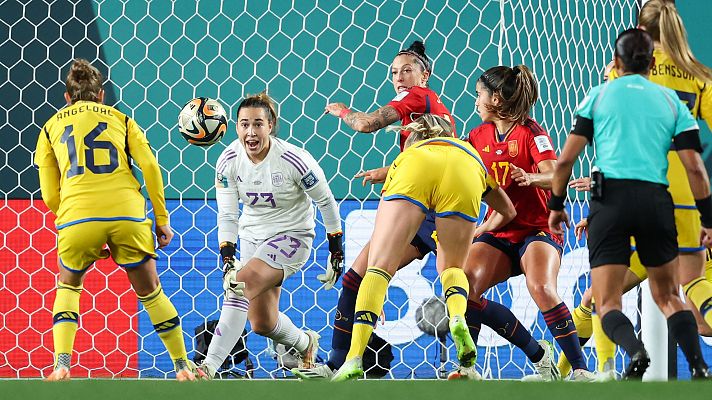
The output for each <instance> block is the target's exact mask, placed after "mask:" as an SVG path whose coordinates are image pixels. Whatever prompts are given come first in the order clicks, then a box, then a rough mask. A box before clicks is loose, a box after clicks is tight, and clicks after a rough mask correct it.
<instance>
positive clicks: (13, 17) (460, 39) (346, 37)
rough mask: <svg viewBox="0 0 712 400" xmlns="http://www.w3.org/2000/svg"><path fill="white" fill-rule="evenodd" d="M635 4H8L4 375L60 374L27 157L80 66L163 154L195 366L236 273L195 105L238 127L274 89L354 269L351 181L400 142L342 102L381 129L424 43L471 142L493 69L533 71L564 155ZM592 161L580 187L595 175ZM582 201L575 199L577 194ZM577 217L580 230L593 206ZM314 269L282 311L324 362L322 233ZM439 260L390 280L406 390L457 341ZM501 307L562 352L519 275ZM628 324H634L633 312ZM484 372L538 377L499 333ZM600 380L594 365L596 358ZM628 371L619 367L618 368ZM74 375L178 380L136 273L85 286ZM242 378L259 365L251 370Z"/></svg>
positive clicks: (369, 199) (582, 207)
mask: <svg viewBox="0 0 712 400" xmlns="http://www.w3.org/2000/svg"><path fill="white" fill-rule="evenodd" d="M637 9H638V5H637V4H636V1H634V0H598V1H579V2H572V1H567V0H531V1H525V0H522V1H516V0H512V1H510V0H501V1H487V0H476V1H461V0H450V1H427V2H425V1H422V0H421V1H414V0H406V1H379V0H367V1H352V0H345V1H341V2H329V1H319V2H315V1H311V0H310V1H297V2H285V1H272V2H267V1H254V2H244V1H237V2H227V3H223V4H222V5H221V3H220V2H207V1H204V2H191V1H178V2H169V1H156V2H150V4H145V3H144V2H113V1H112V2H108V1H107V2H102V1H99V2H93V1H86V0H77V1H74V2H59V3H56V2H43V1H38V0H34V1H28V2H9V3H7V4H5V5H3V13H2V15H1V16H0V43H1V44H0V46H1V49H0V54H1V55H0V57H1V58H0V62H1V64H2V67H3V71H5V72H6V75H5V76H6V77H7V78H6V79H3V80H2V83H0V102H1V103H2V110H3V112H2V113H0V126H1V127H2V133H3V141H2V150H3V152H2V155H3V157H2V163H0V169H1V171H2V179H0V190H1V191H2V195H3V198H2V199H0V318H2V322H1V323H0V376H2V377H38V376H43V375H45V376H46V375H47V374H48V373H49V371H50V369H51V365H52V339H51V321H52V318H51V310H52V304H53V301H54V292H53V288H54V286H55V279H56V270H57V267H56V246H55V243H56V236H55V229H54V224H53V216H52V215H51V213H50V212H48V210H47V208H46V207H45V205H44V203H43V202H42V200H41V196H40V192H39V189H38V182H37V172H36V168H35V167H34V166H33V164H32V159H31V156H32V152H33V150H34V148H35V141H36V138H37V134H38V132H39V129H40V127H41V126H42V124H43V123H44V122H45V121H46V120H47V119H48V118H50V117H51V116H52V114H53V113H54V112H55V111H56V110H57V109H58V108H60V107H61V106H62V105H63V98H62V94H63V91H64V86H63V83H62V82H63V80H64V76H65V74H66V72H67V69H68V66H69V64H70V63H71V61H72V59H73V58H74V57H83V58H87V59H89V60H90V61H92V62H93V63H95V65H97V66H99V67H100V69H101V70H102V72H103V73H105V74H106V75H107V78H108V81H107V83H106V88H105V89H106V101H107V103H109V104H113V105H115V106H116V107H117V108H119V109H120V110H122V111H124V112H126V113H127V114H129V115H131V116H133V118H135V119H136V121H137V122H138V123H139V125H140V126H142V127H143V129H144V130H145V131H146V134H147V136H148V138H149V140H150V142H151V144H152V147H153V148H154V150H155V151H156V153H157V155H158V160H159V163H160V164H161V168H162V171H163V176H164V179H165V184H166V196H167V198H168V207H169V210H170V213H171V221H172V225H173V229H174V231H175V232H176V237H175V238H174V240H173V242H172V244H171V245H170V246H169V247H167V248H166V249H164V251H159V254H160V259H159V260H158V270H159V273H160V277H161V281H162V283H163V287H164V289H165V291H166V293H167V294H168V295H169V296H170V298H171V300H172V301H173V303H174V304H175V305H176V307H177V308H178V311H179V314H180V315H181V318H182V325H183V329H184V332H185V340H186V343H187V346H188V349H189V353H190V355H191V357H192V355H193V350H194V348H195V342H194V339H193V336H194V329H195V328H196V327H198V326H200V325H202V324H205V323H206V322H207V321H209V320H213V319H217V318H218V317H219V309H220V306H221V301H222V289H221V273H220V270H219V265H218V257H217V253H216V247H217V246H216V245H217V230H216V205H215V200H214V191H213V189H212V184H213V174H214V170H213V165H214V163H215V161H216V159H217V157H218V155H219V154H220V152H221V150H222V149H223V148H224V146H225V145H226V144H227V143H229V141H231V140H233V139H234V138H235V137H236V135H235V133H234V132H235V131H234V129H235V127H234V123H233V122H231V123H230V128H229V133H228V134H227V137H226V138H225V139H224V140H223V143H221V144H217V145H214V146H212V147H211V148H209V149H207V150H206V149H202V148H198V147H194V146H190V145H188V144H186V142H185V141H184V140H183V139H182V138H181V136H180V135H179V133H178V131H177V129H176V121H177V116H178V112H179V110H180V107H181V106H182V105H183V104H184V103H186V102H187V101H188V100H189V99H191V98H193V97H195V96H205V97H213V98H217V99H219V100H220V101H221V102H222V104H223V105H224V106H225V108H226V110H228V111H229V112H230V115H231V116H233V117H234V113H235V111H236V106H237V104H238V102H239V100H240V99H241V98H242V97H244V96H245V95H246V94H250V93H257V92H260V91H262V90H265V89H266V90H267V91H268V92H269V94H270V95H271V96H272V97H273V98H275V99H276V100H277V101H278V102H279V113H280V121H279V125H280V130H279V135H280V137H282V138H285V139H287V140H288V141H290V142H291V143H294V144H296V145H299V146H303V147H304V148H306V149H307V150H308V151H310V152H311V154H313V155H314V156H315V157H316V158H317V160H318V161H319V163H320V165H321V167H322V168H323V169H324V171H326V174H327V176H328V177H329V183H330V185H331V188H332V190H333V192H334V194H335V195H336V197H337V199H338V201H339V205H340V210H341V216H342V218H343V221H344V222H345V246H346V259H347V262H346V265H347V266H348V265H349V264H350V263H351V261H352V260H353V259H354V258H355V256H356V254H358V252H359V250H360V249H361V246H363V244H364V243H365V242H366V241H367V240H368V238H369V236H370V232H371V230H372V228H373V220H374V216H375V209H376V206H377V199H378V190H379V188H378V187H370V186H366V187H363V186H362V185H361V181H360V180H357V179H356V180H354V179H353V178H352V177H353V175H354V174H355V173H357V172H359V171H362V170H364V169H371V168H376V167H381V166H384V165H388V164H389V163H390V162H391V161H393V159H394V158H395V156H396V155H397V152H398V149H397V145H396V138H395V136H394V135H393V134H390V133H386V132H384V131H379V132H377V133H375V134H373V135H370V134H361V133H356V132H354V131H352V130H351V129H349V128H348V127H346V126H345V125H343V124H340V122H339V120H338V119H336V118H332V117H323V118H322V114H323V107H324V105H325V104H326V103H327V102H344V103H346V104H348V105H349V106H351V107H353V108H354V109H357V110H362V111H372V110H374V109H375V108H376V107H377V106H378V105H383V104H386V103H387V102H388V101H389V100H390V99H391V98H392V97H393V96H394V91H393V89H392V85H391V83H390V81H389V79H390V77H389V64H390V62H391V61H392V59H393V57H394V55H395V54H396V52H397V51H398V50H399V49H401V48H403V47H406V46H407V45H408V44H409V43H410V42H411V41H413V40H415V39H422V40H424V42H425V44H426V47H427V52H428V55H429V57H430V58H431V59H432V60H433V66H434V70H433V76H432V78H431V79H430V86H431V87H432V88H433V89H434V90H435V91H436V92H438V93H441V98H442V100H443V102H445V104H446V105H447V106H448V107H450V109H451V111H452V112H453V114H454V116H455V119H456V122H457V130H458V133H459V134H460V135H464V134H466V133H467V132H468V131H469V130H470V129H472V128H474V127H475V126H477V125H478V124H479V123H480V120H479V117H478V116H477V114H476V113H475V112H474V101H475V82H476V80H477V78H478V77H479V76H480V74H481V73H482V72H483V71H484V70H485V69H487V68H489V67H491V66H495V65H498V64H505V65H514V64H521V63H524V64H526V65H528V66H530V67H531V68H532V69H533V71H534V73H535V74H536V76H537V77H538V79H539V86H540V93H541V96H540V97H541V100H540V101H539V103H538V104H537V106H536V107H535V110H534V117H535V118H536V119H537V120H538V121H539V122H540V123H541V124H542V125H543V126H544V127H545V128H546V129H547V130H548V131H549V133H550V134H551V135H552V137H553V138H554V142H555V143H556V144H557V146H558V147H560V146H561V145H562V144H563V142H564V139H565V135H566V133H567V132H568V130H569V128H570V126H571V122H572V114H573V111H574V107H575V106H576V104H577V103H578V101H580V99H582V98H583V96H584V93H585V92H586V91H587V89H588V88H590V87H591V86H592V85H596V84H598V83H600V82H601V74H602V71H603V69H604V67H605V65H606V64H607V62H608V61H609V60H610V59H611V56H612V47H611V43H612V41H613V39H614V38H615V36H616V35H617V33H618V32H620V31H621V30H623V29H625V28H627V27H630V26H633V25H634V20H635V17H634V16H635V14H636V12H637ZM590 163H591V154H587V156H586V157H583V158H581V160H580V165H578V166H577V168H576V174H577V176H583V175H584V174H586V173H587V171H588V167H589V166H590ZM572 196H575V195H574V194H573V193H572ZM572 198H574V199H576V200H575V201H573V202H572V203H571V204H570V210H571V211H572V214H573V216H574V221H576V220H578V219H579V218H580V216H581V215H582V213H583V214H585V213H586V211H587V203H586V200H585V198H584V197H583V196H579V197H578V198H576V197H572ZM314 243H315V251H314V252H313V254H312V257H311V259H310V261H309V262H308V263H307V265H306V266H305V267H304V268H303V269H302V271H301V272H300V273H298V274H296V275H295V276H293V277H291V278H289V279H288V280H287V281H286V282H285V283H284V285H283V289H282V297H281V302H280V308H281V310H283V311H284V312H285V313H286V314H287V315H289V316H290V317H291V318H292V319H293V320H294V321H295V323H296V324H297V325H298V326H303V327H308V328H310V329H313V330H316V331H318V332H319V333H320V334H321V335H322V342H321V345H322V349H321V351H320V354H321V356H322V357H324V358H326V356H327V354H326V352H327V351H328V350H329V343H330V339H331V334H332V327H331V321H332V318H333V317H334V312H335V307H336V302H337V298H338V291H339V289H340V284H339V285H338V286H337V290H331V291H324V290H322V289H320V285H319V282H318V281H317V279H316V275H317V274H319V273H321V272H322V271H323V269H324V266H325V264H326V257H327V254H328V252H327V245H326V241H325V232H324V227H323V225H321V224H318V226H317V236H316V240H315V242H314ZM587 270H588V269H587V251H586V248H585V246H584V243H580V242H577V241H576V240H575V238H574V237H573V236H572V235H571V233H569V234H568V235H567V237H566V248H565V250H564V256H563V263H562V267H561V273H560V276H559V293H560V295H561V296H562V298H563V299H564V300H565V301H566V303H567V304H568V305H569V307H573V306H574V305H575V304H578V300H579V299H580V297H581V294H582V292H583V290H584V289H585V288H586V287H587V285H588V277H587ZM440 292H441V287H440V284H439V283H438V281H437V279H436V271H435V259H434V257H433V256H428V257H426V258H425V259H424V260H422V261H419V262H414V263H412V264H411V265H409V266H408V267H407V268H405V269H403V270H402V271H400V272H399V273H398V274H397V275H396V277H395V278H394V279H393V280H392V282H391V288H390V289H389V292H388V299H387V304H386V306H385V313H384V314H385V320H384V321H383V322H382V323H379V324H378V326H377V329H376V333H377V334H378V335H379V336H381V337H383V338H384V339H386V340H387V341H388V342H389V343H391V344H392V345H393V353H394V356H395V359H394V361H393V363H392V368H391V374H390V376H391V377H393V378H433V377H437V376H438V371H439V370H440V371H442V370H446V369H448V368H452V367H453V366H454V363H453V362H452V360H455V356H454V349H453V346H452V342H451V341H449V340H447V341H446V346H447V347H446V351H445V360H446V363H445V364H441V361H440V360H441V354H440V352H441V344H440V342H439V341H438V340H437V339H436V338H434V337H432V336H428V335H426V334H424V333H423V332H422V331H421V330H420V329H419V328H418V327H417V321H416V312H417V309H418V307H419V306H420V305H421V303H422V302H423V301H424V300H427V299H429V298H431V297H432V296H435V295H439V294H440ZM487 297H488V298H491V299H494V300H496V301H499V302H501V303H503V304H505V305H506V306H508V307H511V308H512V309H513V310H514V312H515V314H516V315H517V316H518V317H519V318H520V320H521V321H522V322H524V324H525V325H526V326H527V327H528V328H530V329H531V331H532V332H533V333H534V336H535V337H536V338H547V339H549V340H551V335H550V333H549V332H548V331H547V329H546V325H545V324H544V321H543V318H542V317H541V314H540V313H539V311H538V310H537V307H536V305H535V304H534V303H533V301H532V300H531V297H530V296H529V294H528V292H527V289H526V285H525V284H524V281H523V279H522V278H521V277H518V278H515V279H512V280H510V281H509V282H507V283H505V284H500V285H498V286H497V287H496V288H494V289H492V290H491V291H489V292H488V293H487ZM625 305H626V306H625V308H626V312H627V313H628V314H629V315H630V316H631V317H632V318H633V320H634V321H635V319H636V317H635V309H636V307H635V297H633V298H627V299H626V302H625ZM479 344H480V351H479V354H480V355H479V361H478V367H479V368H480V369H482V370H484V372H485V375H486V376H488V377H493V378H518V377H521V376H522V375H524V374H529V373H531V372H532V368H531V364H529V363H528V362H527V361H526V358H525V357H524V355H523V354H522V353H521V352H520V351H518V350H516V349H512V348H511V346H510V345H509V344H508V343H507V342H506V341H505V340H503V339H502V338H500V337H499V336H497V335H496V334H495V333H494V332H492V331H489V330H487V329H484V330H483V332H482V334H481V335H480V342H479ZM247 348H248V350H249V358H250V360H251V362H252V364H253V365H254V376H256V377H278V376H283V371H281V370H280V368H279V365H278V363H277V361H275V359H274V357H273V352H272V350H271V348H270V346H269V344H268V343H267V342H266V340H265V339H264V338H262V337H260V336H258V335H256V334H249V335H248V337H247ZM585 353H586V356H587V358H588V362H589V366H590V367H593V366H594V360H593V358H592V356H591V352H590V350H588V349H587V350H586V352H585ZM618 362H619V365H621V359H620V356H619V360H618ZM73 364H74V365H75V366H76V367H75V368H74V370H73V372H72V373H73V375H74V376H90V377H167V376H171V374H172V365H171V362H170V360H169V357H168V355H167V353H166V351H165V349H164V348H163V346H162V344H161V342H160V340H159V339H158V336H157V335H156V334H155V333H154V332H153V327H152V325H151V323H150V321H149V319H148V316H147V314H146V313H145V312H143V311H142V310H141V306H140V305H139V303H138V302H137V301H136V298H135V296H134V294H133V292H132V291H131V288H130V285H129V283H128V281H127V279H126V277H125V274H124V273H123V272H122V271H121V270H120V269H119V268H117V267H116V266H115V265H114V264H113V262H111V261H103V262H98V263H97V264H96V266H94V267H92V268H91V270H90V271H89V273H88V275H87V278H86V282H85V290H84V294H83V296H82V300H81V313H80V329H79V331H78V334H77V339H76V345H75V354H74V358H73ZM237 368H238V370H239V369H244V366H242V365H240V366H238V367H237Z"/></svg>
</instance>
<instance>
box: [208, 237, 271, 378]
mask: <svg viewBox="0 0 712 400" xmlns="http://www.w3.org/2000/svg"><path fill="white" fill-rule="evenodd" d="M245 243H246V241H244V240H243V241H242V242H241V243H240V248H241V249H242V248H243V246H245ZM283 277H284V272H283V271H282V270H278V269H275V268H272V267H270V266H269V264H267V263H266V262H265V261H263V260H260V259H259V258H254V257H253V258H250V259H249V260H248V261H247V263H246V264H245V265H244V267H243V268H242V269H241V270H240V271H239V272H238V273H237V281H238V282H243V283H244V284H245V289H244V290H243V292H242V293H234V292H232V291H227V292H226V293H225V298H224V299H223V306H222V309H221V310H220V319H219V321H218V324H217V326H216V327H215V334H214V335H213V338H212V340H211V341H210V346H208V353H207V355H206V357H205V361H203V363H202V364H201V365H200V367H199V369H200V371H199V373H200V376H201V378H204V379H212V378H213V376H214V375H215V371H217V370H218V369H219V368H220V366H221V365H222V363H223V362H224V361H225V358H227V356H228V355H229V354H230V351H232V349H233V347H235V344H236V343H237V341H238V340H239V339H240V336H241V335H242V332H243V331H244V330H245V325H246V323H247V319H248V311H249V310H250V309H251V307H252V305H251V302H252V301H253V299H255V298H256V297H258V296H260V295H261V294H263V293H264V292H267V291H270V290H272V289H275V288H276V287H277V285H279V284H280V283H281V282H282V279H283ZM267 297H269V296H267ZM268 300H269V299H268ZM262 303H263V309H266V307H265V306H264V303H265V302H262ZM276 304H277V305H278V303H276ZM278 312H279V311H278V308H277V307H276V306H275V308H274V310H273V311H272V313H271V314H268V315H265V316H264V320H263V321H261V323H262V324H263V326H264V325H269V322H270V321H272V322H273V323H276V321H277V314H278ZM273 326H274V325H272V326H271V327H273ZM271 327H270V328H271ZM270 328H264V329H263V330H265V331H267V330H269V329H270ZM253 329H254V327H253Z"/></svg>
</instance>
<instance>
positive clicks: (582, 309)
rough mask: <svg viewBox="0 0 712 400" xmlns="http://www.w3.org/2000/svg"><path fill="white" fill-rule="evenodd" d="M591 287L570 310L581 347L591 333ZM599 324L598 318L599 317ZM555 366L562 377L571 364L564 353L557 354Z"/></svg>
mask: <svg viewBox="0 0 712 400" xmlns="http://www.w3.org/2000/svg"><path fill="white" fill-rule="evenodd" d="M591 298H592V295H591V288H590V287H588V288H587V289H586V290H585V291H584V292H583V295H582V296H581V302H580V303H579V305H578V307H576V308H575V309H574V311H573V312H571V318H572V320H573V321H574V326H576V331H577V332H578V336H579V343H580V344H581V347H583V346H584V345H585V344H586V343H587V342H588V340H589V339H591V335H592V334H593V324H594V323H593V310H592V308H591ZM599 325H600V319H599ZM557 368H558V369H559V373H561V376H562V377H566V376H568V375H569V374H570V373H571V364H570V363H569V359H568V358H566V354H564V353H560V354H559V361H558V363H557Z"/></svg>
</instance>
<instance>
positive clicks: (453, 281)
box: [440, 267, 470, 317]
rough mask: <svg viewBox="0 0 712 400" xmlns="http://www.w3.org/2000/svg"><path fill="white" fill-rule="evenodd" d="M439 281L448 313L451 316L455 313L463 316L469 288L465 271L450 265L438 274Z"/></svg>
mask: <svg viewBox="0 0 712 400" xmlns="http://www.w3.org/2000/svg"><path fill="white" fill-rule="evenodd" d="M440 281H441V282H442V284H443V292H444V293H445V303H446V304H447V310H448V313H449V314H450V316H451V317H454V316H457V315H459V316H462V317H464V316H465V311H467V295H468V293H469V289H470V283H469V282H468V281H467V276H466V275H465V272H464V271H463V270H461V269H460V268H457V267H450V268H448V269H446V270H445V271H443V273H442V274H440Z"/></svg>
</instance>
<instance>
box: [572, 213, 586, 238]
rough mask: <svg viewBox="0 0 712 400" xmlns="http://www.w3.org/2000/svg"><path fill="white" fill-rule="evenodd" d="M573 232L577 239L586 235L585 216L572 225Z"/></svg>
mask: <svg viewBox="0 0 712 400" xmlns="http://www.w3.org/2000/svg"><path fill="white" fill-rule="evenodd" d="M574 233H575V234H576V239H577V240H581V238H583V237H584V236H586V237H588V220H587V219H586V218H584V219H582V220H581V221H579V223H578V224H576V226H574Z"/></svg>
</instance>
